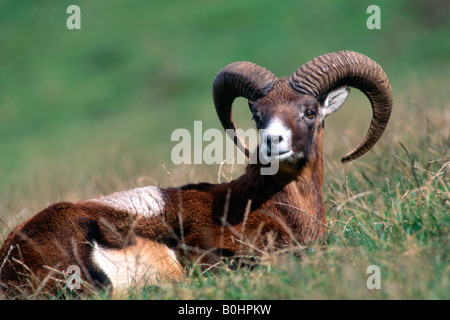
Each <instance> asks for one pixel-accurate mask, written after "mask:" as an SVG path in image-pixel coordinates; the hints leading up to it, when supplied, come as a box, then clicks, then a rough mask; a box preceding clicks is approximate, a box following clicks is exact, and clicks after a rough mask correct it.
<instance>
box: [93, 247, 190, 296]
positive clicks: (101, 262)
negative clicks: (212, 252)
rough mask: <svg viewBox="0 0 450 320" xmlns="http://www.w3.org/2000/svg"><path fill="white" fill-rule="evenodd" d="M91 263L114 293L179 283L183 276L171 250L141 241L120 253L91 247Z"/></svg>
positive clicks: (114, 250) (120, 250)
mask: <svg viewBox="0 0 450 320" xmlns="http://www.w3.org/2000/svg"><path fill="white" fill-rule="evenodd" d="M92 259H93V261H94V262H95V263H96V264H97V266H98V267H99V268H100V269H101V270H102V271H103V272H104V273H105V274H106V275H107V276H108V278H109V280H110V281H111V283H112V285H113V288H114V289H115V290H123V289H127V288H130V287H132V288H136V287H139V288H141V287H143V286H145V285H158V284H161V282H162V281H167V280H172V281H173V280H180V279H181V278H182V276H183V271H182V268H181V267H180V264H179V263H178V261H177V257H176V254H175V252H174V251H173V250H172V249H170V248H168V247H167V246H165V245H164V244H160V243H156V242H152V241H149V240H144V239H138V240H137V243H136V244H134V245H132V246H128V247H126V248H123V249H108V248H104V247H102V246H99V245H98V244H97V243H94V249H93V251H92Z"/></svg>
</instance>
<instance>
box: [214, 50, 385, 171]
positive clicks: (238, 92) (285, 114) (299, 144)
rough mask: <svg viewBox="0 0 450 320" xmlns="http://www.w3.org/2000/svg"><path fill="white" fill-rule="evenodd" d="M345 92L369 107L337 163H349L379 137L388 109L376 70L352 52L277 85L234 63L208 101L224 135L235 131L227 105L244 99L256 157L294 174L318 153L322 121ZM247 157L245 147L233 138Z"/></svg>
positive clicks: (252, 67)
mask: <svg viewBox="0 0 450 320" xmlns="http://www.w3.org/2000/svg"><path fill="white" fill-rule="evenodd" d="M349 87H355V88H357V89H359V90H361V91H362V92H363V93H364V94H365V95H366V96H367V97H368V99H369V101H370V103H371V106H372V111H373V115H372V122H371V124H370V127H369V130H368V132H367V133H366V136H365V137H364V139H363V140H362V141H361V143H360V144H359V145H358V146H357V147H356V148H354V149H353V150H352V151H350V152H349V153H348V154H347V155H345V156H344V157H343V158H342V162H348V161H352V160H354V159H356V158H358V157H360V156H362V155H363V154H365V153H366V152H367V151H369V150H370V149H371V148H372V147H373V146H374V144H375V143H376V142H377V141H378V139H379V138H380V136H381V135H382V133H383V131H384V129H385V128H386V125H387V123H388V120H389V117H390V114H391V109H392V101H393V99H392V90H391V87H390V84H389V80H388V78H387V76H386V74H385V73H384V71H383V70H382V69H381V67H380V66H379V65H378V64H377V63H376V62H374V61H373V60H371V59H370V58H368V57H366V56H365V55H362V54H360V53H356V52H350V51H341V52H335V53H329V54H325V55H323V56H320V57H318V58H315V59H314V60H312V61H310V62H308V63H306V64H304V65H303V66H302V67H300V68H299V69H298V70H297V71H296V72H295V73H294V74H292V75H291V77H290V78H289V79H286V78H282V79H278V78H277V77H276V76H275V75H274V74H273V73H271V72H270V71H268V70H266V69H264V68H262V67H260V66H258V65H256V64H254V63H251V62H235V63H232V64H230V65H228V66H227V67H225V68H224V69H222V70H221V71H220V72H219V73H218V75H217V76H216V78H215V80H214V84H213V98H214V104H215V106H216V111H217V114H218V116H219V119H220V121H221V123H222V125H223V127H224V128H225V129H233V130H236V125H235V122H234V119H233V113H232V104H233V101H234V100H235V99H236V98H237V97H244V98H246V99H248V102H249V106H250V111H251V112H252V114H253V118H254V120H255V122H256V126H257V128H258V129H259V130H260V138H261V139H260V141H261V142H260V146H259V153H260V155H261V156H262V157H264V158H265V159H266V160H269V161H270V160H277V161H279V162H280V164H282V165H283V166H284V167H287V168H290V169H296V168H300V167H301V166H303V165H304V164H305V163H306V162H308V161H309V160H310V159H311V158H312V157H314V155H316V154H317V152H321V138H322V134H321V129H322V128H323V121H324V119H325V118H326V117H327V116H328V115H330V114H332V113H334V112H335V111H337V110H338V109H339V108H340V107H341V106H342V105H343V103H344V102H345V100H346V98H347V96H348V94H349V92H350V88H349ZM233 139H234V142H235V143H236V144H237V146H238V147H239V148H240V149H241V150H242V151H243V152H244V153H245V154H246V155H247V156H249V154H250V151H249V150H248V148H247V146H246V145H245V143H244V142H243V141H242V140H241V139H240V137H238V136H236V135H235V136H234V137H233Z"/></svg>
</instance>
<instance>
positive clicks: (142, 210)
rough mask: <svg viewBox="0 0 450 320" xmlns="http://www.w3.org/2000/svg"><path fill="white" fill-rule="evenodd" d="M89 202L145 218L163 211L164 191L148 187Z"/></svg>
mask: <svg viewBox="0 0 450 320" xmlns="http://www.w3.org/2000/svg"><path fill="white" fill-rule="evenodd" d="M91 201H95V202H101V203H102V204H105V205H108V206H111V207H113V208H115V209H117V210H120V211H126V212H129V213H133V214H136V215H139V216H143V217H145V218H148V217H151V216H156V215H158V214H160V213H161V212H162V211H163V209H164V204H165V201H164V191H163V190H162V189H161V188H158V187H155V186H150V187H143V188H136V189H133V190H128V191H123V192H116V193H113V194H110V195H107V196H102V197H99V198H96V199H92V200H91Z"/></svg>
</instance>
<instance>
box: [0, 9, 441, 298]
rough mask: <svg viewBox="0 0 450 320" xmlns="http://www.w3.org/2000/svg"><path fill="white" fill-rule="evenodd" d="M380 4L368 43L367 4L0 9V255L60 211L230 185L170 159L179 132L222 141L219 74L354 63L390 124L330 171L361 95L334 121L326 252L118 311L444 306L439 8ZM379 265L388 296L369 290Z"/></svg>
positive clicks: (358, 122)
mask: <svg viewBox="0 0 450 320" xmlns="http://www.w3.org/2000/svg"><path fill="white" fill-rule="evenodd" d="M376 2H377V4H378V5H379V6H380V8H381V18H382V20H381V29H379V30H369V29H368V28H367V27H366V20H367V18H368V14H367V13H366V8H367V7H368V6H369V5H370V4H372V3H371V2H369V1H356V0H355V1H345V2H343V1H301V2H300V1H280V2H274V1H256V0H250V1H246V2H242V1H239V2H238V1H227V2H226V3H225V2H219V1H208V2H207V1H198V2H195V4H194V2H191V1H183V2H182V1H173V2H167V1H166V2H164V1H151V2H150V1H138V0H134V1H130V2H127V3H126V4H125V2H123V1H120V0H111V1H107V2H106V1H96V2H92V1H89V2H88V1H65V0H64V1H50V0H39V1H28V0H27V1H20V2H18V1H0V44H1V45H0V243H2V242H3V240H4V239H5V238H6V236H7V235H8V233H9V232H10V231H11V230H12V228H14V227H15V226H16V225H17V224H18V223H21V222H22V221H24V220H25V219H26V218H28V217H30V216H31V215H33V214H34V213H36V212H38V211H39V210H41V209H43V208H45V207H46V206H48V205H50V204H51V203H53V202H56V201H60V200H66V201H77V200H83V199H89V198H92V197H95V196H98V195H101V194H107V193H111V192H114V191H118V190H125V189H129V188H133V187H137V186H145V185H161V186H178V185H181V184H184V183H186V182H201V181H207V182H217V181H227V180H229V179H232V178H233V177H237V176H239V175H240V174H241V173H242V172H243V167H242V166H232V165H225V166H224V168H222V170H220V171H219V165H174V164H173V163H172V161H171V158H170V152H171V149H172V148H173V146H174V145H175V143H174V142H172V141H170V136H171V133H172V132H173V131H174V130H175V129H177V128H186V129H188V130H191V129H192V128H193V123H194V121H196V120H202V121H203V127H204V130H205V129H207V128H209V127H210V128H220V124H219V121H218V120H217V117H216V114H215V111H214V107H213V104H212V98H211V85H212V80H213V79H214V76H215V75H216V73H217V72H218V71H219V70H220V69H221V68H222V67H224V66H225V65H227V64H228V63H230V62H233V61H239V60H249V61H253V62H255V63H258V64H259V65H261V66H264V67H266V68H268V69H270V70H271V71H273V72H274V73H275V74H277V75H283V76H289V75H290V74H291V73H292V72H293V71H295V70H296V68H298V67H299V66H300V65H301V64H303V63H305V62H307V61H309V60H310V59H312V58H314V57H316V56H318V55H321V54H324V53H326V52H332V51H338V50H346V49H347V50H353V51H358V52H361V53H364V54H366V55H368V56H370V57H371V58H373V59H374V60H376V61H377V62H378V63H379V64H380V65H381V66H382V67H383V69H384V70H385V71H386V73H387V74H388V76H389V78H390V81H391V84H392V87H393V91H394V108H393V114H392V117H391V120H390V123H389V125H388V128H387V130H386V132H385V133H384V135H383V136H382V138H381V140H380V141H379V142H378V143H377V145H376V146H375V147H374V149H373V150H371V151H370V152H369V153H368V154H366V155H365V156H363V157H362V158H360V159H358V160H356V161H354V162H352V163H349V164H345V165H344V164H341V163H340V161H339V159H340V157H341V156H342V155H343V154H344V153H345V152H346V151H348V150H350V149H351V148H352V147H353V146H354V145H356V144H357V143H358V142H359V140H360V139H361V138H362V137H363V135H364V133H365V130H367V127H368V123H369V121H370V108H369V103H368V101H367V100H366V98H365V97H364V96H363V95H362V94H361V93H359V92H358V91H357V90H356V89H353V90H352V93H351V94H350V97H349V99H348V101H347V102H346V104H345V106H344V107H343V108H342V110H341V111H339V112H338V113H337V114H336V115H333V116H331V117H330V118H328V119H327V123H326V130H325V139H324V141H325V146H324V155H325V158H326V163H325V183H324V190H323V191H324V199H325V201H326V207H327V214H328V225H327V230H328V232H327V236H326V238H325V239H324V243H313V244H310V245H308V246H307V247H304V248H301V251H302V255H301V257H300V258H299V257H297V256H296V255H295V254H294V253H293V252H294V251H295V250H294V249H298V248H293V250H292V252H289V251H288V252H275V253H274V252H270V253H269V252H262V253H260V254H261V255H262V258H261V261H260V263H259V265H258V266H256V267H255V268H245V267H244V268H238V269H228V268H225V267H224V266H217V267H216V271H215V272H211V271H210V270H208V271H205V272H203V271H201V269H200V268H199V267H198V266H196V265H193V266H192V267H191V268H190V276H189V277H188V279H187V280H186V281H185V282H183V283H178V284H173V285H166V286H161V287H149V288H145V290H134V289H133V288H131V289H130V291H129V292H126V293H122V295H121V296H120V298H122V299H445V300H448V299H449V298H450V293H449V292H450V280H449V278H450V266H449V262H450V257H449V249H448V248H449V247H450V235H449V231H450V217H449V212H450V210H449V207H450V197H449V196H450V191H449V189H450V184H449V179H448V171H449V168H450V152H449V149H450V148H449V147H450V125H449V123H450V104H449V99H450V94H449V93H450V85H449V81H448V74H449V73H450V63H449V57H450V42H449V40H448V38H449V32H448V30H450V21H449V20H448V18H447V17H448V13H449V7H448V5H447V4H446V2H445V1H438V0H436V1H430V2H429V4H428V5H427V6H425V5H423V4H422V2H421V1H404V0H403V1H395V2H392V1H376ZM37 3H39V4H37ZM70 4H78V5H79V6H80V8H81V14H82V16H81V17H82V20H81V26H82V28H81V30H68V29H67V27H66V19H67V17H68V14H67V13H66V8H67V7H68V6H69V5H70ZM246 108H247V107H246V103H245V101H237V102H236V107H235V117H236V119H238V121H237V122H238V125H240V126H241V127H249V126H251V122H250V114H249V113H248V110H247V109H246ZM371 265H376V266H378V267H379V270H380V273H381V288H380V289H369V288H368V287H367V283H366V281H367V279H368V278H369V277H370V273H368V272H367V268H368V267H369V266H371ZM61 297H63V296H60V297H59V296H58V297H52V298H61ZM67 297H68V296H67V295H66V296H65V298H67ZM29 298H32V297H29ZM73 298H83V299H84V298H89V299H92V298H93V299H110V298H111V297H110V296H108V295H106V294H104V293H101V294H97V295H96V294H94V295H93V296H81V297H79V296H75V297H73Z"/></svg>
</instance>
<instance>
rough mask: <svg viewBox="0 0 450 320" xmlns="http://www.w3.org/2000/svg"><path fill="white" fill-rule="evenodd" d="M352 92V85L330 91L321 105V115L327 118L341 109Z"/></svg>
mask: <svg viewBox="0 0 450 320" xmlns="http://www.w3.org/2000/svg"><path fill="white" fill-rule="evenodd" d="M349 93H350V87H347V86H345V87H340V88H337V89H335V90H333V91H330V92H329V93H328V95H327V96H326V98H325V100H324V101H323V103H321V107H320V115H321V117H322V119H325V118H326V117H327V116H329V115H330V114H332V113H334V112H336V111H338V110H339V108H340V107H342V105H343V104H344V102H345V100H346V99H347V97H348V94H349Z"/></svg>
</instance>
